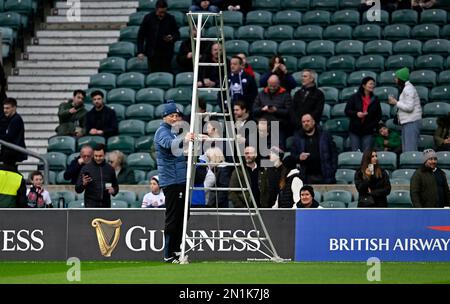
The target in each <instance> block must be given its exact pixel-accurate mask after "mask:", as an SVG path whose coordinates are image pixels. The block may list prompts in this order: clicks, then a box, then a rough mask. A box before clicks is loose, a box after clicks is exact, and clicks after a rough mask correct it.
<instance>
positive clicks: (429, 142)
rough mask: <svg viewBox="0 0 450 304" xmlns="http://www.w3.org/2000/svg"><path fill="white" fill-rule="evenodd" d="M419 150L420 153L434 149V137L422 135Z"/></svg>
mask: <svg viewBox="0 0 450 304" xmlns="http://www.w3.org/2000/svg"><path fill="white" fill-rule="evenodd" d="M418 149H419V151H423V150H425V149H434V137H433V135H425V134H421V135H420V138H419V144H418Z"/></svg>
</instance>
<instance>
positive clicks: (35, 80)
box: [8, 76, 90, 84]
mask: <svg viewBox="0 0 450 304" xmlns="http://www.w3.org/2000/svg"><path fill="white" fill-rule="evenodd" d="M89 80H90V79H89V77H83V76H79V77H76V76H75V77H51V76H42V77H28V76H9V77H8V84H13V83H14V84H16V83H32V84H39V83H51V84H57V83H86V84H87V83H89Z"/></svg>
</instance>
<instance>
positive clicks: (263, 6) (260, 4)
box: [252, 0, 281, 12]
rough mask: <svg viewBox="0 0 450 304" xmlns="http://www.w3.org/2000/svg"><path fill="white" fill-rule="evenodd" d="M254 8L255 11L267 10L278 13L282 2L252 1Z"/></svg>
mask: <svg viewBox="0 0 450 304" xmlns="http://www.w3.org/2000/svg"><path fill="white" fill-rule="evenodd" d="M252 7H253V9H254V10H267V11H271V12H276V11H278V10H280V8H281V1H280V0H258V1H255V0H254V1H252Z"/></svg>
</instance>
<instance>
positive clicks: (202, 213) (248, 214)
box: [189, 211, 257, 216]
mask: <svg viewBox="0 0 450 304" xmlns="http://www.w3.org/2000/svg"><path fill="white" fill-rule="evenodd" d="M189 215H228V216H231V215H232V216H255V215H257V214H256V213H246V212H212V211H211V212H191V213H189Z"/></svg>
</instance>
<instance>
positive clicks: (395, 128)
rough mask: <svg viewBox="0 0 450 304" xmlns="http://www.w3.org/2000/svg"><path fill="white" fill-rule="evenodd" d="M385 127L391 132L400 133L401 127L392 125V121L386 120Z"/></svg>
mask: <svg viewBox="0 0 450 304" xmlns="http://www.w3.org/2000/svg"><path fill="white" fill-rule="evenodd" d="M386 127H388V128H389V129H391V130H395V131H399V132H400V131H401V127H400V126H399V125H396V124H394V119H393V118H391V119H388V120H386Z"/></svg>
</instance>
